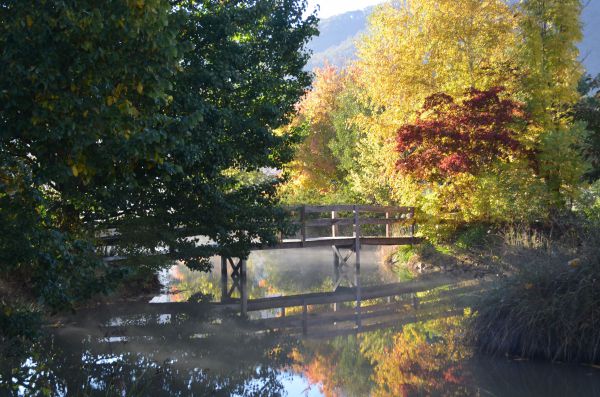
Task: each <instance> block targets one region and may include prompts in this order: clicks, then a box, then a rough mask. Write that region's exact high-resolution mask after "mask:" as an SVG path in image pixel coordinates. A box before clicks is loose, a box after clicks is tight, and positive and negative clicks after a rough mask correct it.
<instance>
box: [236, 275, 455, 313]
mask: <svg viewBox="0 0 600 397" xmlns="http://www.w3.org/2000/svg"><path fill="white" fill-rule="evenodd" d="M448 284H451V281H450V280H449V279H447V278H441V279H438V280H431V281H410V282H404V283H394V284H388V285H383V286H382V285H376V286H371V287H363V288H361V298H362V299H363V300H367V299H375V298H382V297H387V296H397V295H403V294H409V293H414V292H421V291H429V290H431V289H433V288H436V287H440V286H443V285H448ZM355 300H356V289H355V288H344V289H340V290H338V291H337V292H315V293H310V294H302V295H288V296H280V297H273V298H259V299H252V300H249V301H248V310H249V311H258V310H268V309H277V308H282V307H295V306H303V305H325V304H331V303H339V302H353V301H355Z"/></svg>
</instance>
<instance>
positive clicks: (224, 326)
mask: <svg viewBox="0 0 600 397" xmlns="http://www.w3.org/2000/svg"><path fill="white" fill-rule="evenodd" d="M194 320H197V327H192V325H193V324H194V323H195V321H194ZM215 323H219V324H217V325H216V326H215V325H214V324H215ZM211 324H212V325H213V326H212V327H211ZM86 334H89V335H87V336H86ZM142 334H143V335H146V336H138V335H142ZM132 335H134V334H133V333H132ZM110 338H113V340H112V342H110V343H109V340H110ZM296 346H297V342H296V341H295V340H293V339H290V338H282V337H280V335H278V334H277V333H274V332H263V333H259V334H257V333H256V332H254V331H253V330H251V329H245V328H242V327H240V326H239V323H238V319H236V318H226V317H224V316H222V315H220V314H219V316H212V315H207V316H206V317H204V318H197V319H192V321H190V319H188V322H187V323H186V324H182V323H178V324H165V325H164V326H156V327H155V328H148V329H147V330H146V329H138V330H137V333H136V334H135V336H130V337H124V338H123V340H122V341H116V340H114V337H111V336H108V337H106V338H105V337H98V335H97V332H94V329H92V328H85V329H79V328H77V329H73V330H70V332H65V333H64V334H58V335H54V336H48V338H47V340H45V341H44V343H40V344H34V345H31V346H29V349H28V350H25V351H23V352H22V354H21V355H20V356H18V357H17V356H14V357H13V358H12V359H11V360H3V361H2V365H1V366H0V367H1V368H0V385H2V387H4V388H10V389H13V390H12V393H14V394H21V395H52V396H62V395H68V396H72V395H73V396H77V395H86V396H88V395H89V396H96V395H98V396H100V395H102V396H106V395H119V396H121V395H127V396H129V395H132V396H138V395H139V396H142V395H144V396H145V395H152V396H184V395H185V396H187V395H200V396H205V395H206V396H230V395H240V396H279V395H281V394H282V391H283V385H282V383H281V376H280V375H281V372H280V369H281V368H283V367H286V366H288V365H290V363H291V359H290V358H289V355H290V352H291V351H292V349H293V348H295V347H296ZM7 391H8V390H7ZM0 395H2V392H1V391H0Z"/></svg>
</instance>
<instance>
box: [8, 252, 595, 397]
mask: <svg viewBox="0 0 600 397" xmlns="http://www.w3.org/2000/svg"><path fill="white" fill-rule="evenodd" d="M386 253H389V252H385V251H383V250H381V249H376V248H368V249H364V250H363V251H362V252H361V267H360V272H359V273H358V274H355V271H354V267H353V266H349V267H347V268H342V269H341V272H338V273H341V275H340V277H342V280H341V282H340V286H339V288H338V290H337V292H336V293H333V292H332V290H333V288H334V285H335V284H336V281H337V280H338V279H339V277H338V276H337V275H336V272H335V271H334V267H333V259H332V256H333V254H332V251H331V249H326V248H323V249H316V248H315V249H304V250H281V251H261V252H255V253H253V254H252V255H251V257H250V258H249V261H248V272H247V277H246V279H245V280H244V279H243V278H234V279H232V278H231V277H228V278H227V280H226V283H224V282H223V279H222V277H221V267H220V260H219V258H214V265H215V266H214V269H213V272H212V273H210V274H205V273H195V272H191V271H189V270H188V269H187V268H185V267H184V266H182V265H174V266H173V267H172V268H171V269H170V270H169V271H165V272H163V273H161V275H160V277H161V281H162V283H163V290H162V292H161V293H160V294H159V295H157V296H155V297H154V298H153V299H152V300H151V301H150V302H130V303H126V304H123V303H121V304H118V305H107V306H101V307H97V308H94V309H90V310H86V311H80V312H78V313H77V314H76V315H74V316H73V317H72V318H69V320H68V321H66V322H65V323H64V324H62V325H61V326H60V327H56V328H54V329H52V336H51V337H49V338H48V340H46V341H44V342H43V343H40V344H39V345H36V346H35V347H34V349H33V350H32V351H31V354H30V357H29V358H27V359H26V360H23V361H22V362H20V363H19V365H14V363H13V367H15V368H14V369H13V374H12V375H11V376H12V378H11V379H6V378H4V379H0V382H2V384H3V385H4V386H7V385H9V384H11V386H12V387H14V390H13V393H14V394H17V395H26V394H36V393H39V394H46V395H53V396H63V395H64V396H72V395H73V396H77V395H92V396H96V395H97V396H106V395H118V396H279V395H287V396H369V395H373V396H403V395H406V396H429V395H431V396H600V370H599V369H596V368H593V367H586V366H576V365H565V364H549V363H538V362H530V361H518V360H510V359H508V358H490V357H479V356H477V355H475V354H473V352H472V351H471V350H470V349H469V348H468V347H467V346H465V345H464V343H463V337H464V333H465V326H464V325H465V324H464V323H465V318H466V316H468V314H469V310H470V309H469V306H470V303H471V302H473V300H474V299H477V297H478V295H479V294H480V293H481V291H482V289H483V288H485V282H483V281H480V280H470V279H468V278H466V277H465V278H462V279H459V278H457V277H454V278H450V277H449V276H430V277H428V278H425V279H424V280H419V281H415V280H413V281H410V280H406V274H404V273H403V272H402V271H398V270H397V269H394V268H392V267H391V266H390V265H388V264H386V263H385V261H384V258H385V257H386ZM348 262H349V263H350V264H352V263H353V262H352V259H349V261H348ZM230 270H231V269H230ZM336 277H337V279H336ZM242 298H245V299H242ZM244 305H245V308H244V309H243V310H244V311H246V316H241V315H240V312H241V310H242V308H243V306H244ZM7 361H9V360H7ZM2 373H3V374H4V373H5V372H2ZM5 376H6V375H5ZM3 392H4V391H3V389H0V394H1V393H3Z"/></svg>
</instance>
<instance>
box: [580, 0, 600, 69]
mask: <svg viewBox="0 0 600 397" xmlns="http://www.w3.org/2000/svg"><path fill="white" fill-rule="evenodd" d="M582 20H583V33H584V39H583V42H582V43H581V45H580V46H579V49H580V50H581V57H582V59H583V64H584V65H585V67H586V69H587V71H588V73H589V74H591V75H592V76H596V75H597V74H599V73H600V0H589V3H588V4H587V6H586V7H585V8H584V9H583V16H582Z"/></svg>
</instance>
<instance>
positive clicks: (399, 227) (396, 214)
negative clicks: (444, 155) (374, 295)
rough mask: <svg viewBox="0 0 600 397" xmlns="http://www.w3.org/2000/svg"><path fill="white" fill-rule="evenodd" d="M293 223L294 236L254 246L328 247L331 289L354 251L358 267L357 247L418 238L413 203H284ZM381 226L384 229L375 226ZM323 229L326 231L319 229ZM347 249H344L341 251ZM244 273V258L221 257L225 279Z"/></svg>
mask: <svg viewBox="0 0 600 397" xmlns="http://www.w3.org/2000/svg"><path fill="white" fill-rule="evenodd" d="M286 210H287V211H288V212H289V214H290V217H291V219H292V222H293V224H294V225H296V226H297V227H298V228H299V232H298V233H297V234H296V235H295V236H284V235H282V234H280V236H279V241H278V242H277V244H275V245H272V246H265V245H256V246H255V247H254V249H256V250H274V249H275V250H277V249H291V248H309V247H331V248H332V250H333V266H334V270H335V272H336V275H339V276H341V277H336V279H337V281H336V285H335V287H334V290H335V289H337V287H338V286H339V285H340V282H341V281H342V280H344V279H346V280H348V281H349V282H350V284H351V285H353V286H355V285H356V283H355V282H353V281H352V280H351V279H350V278H349V277H348V272H347V269H348V265H349V263H348V261H349V259H350V258H351V257H352V255H354V258H355V268H356V272H357V273H358V272H359V271H360V251H361V247H362V246H364V245H412V244H417V243H420V242H421V238H418V237H415V229H416V221H415V208H414V207H389V206H388V207H385V206H373V205H318V206H309V205H301V206H295V207H287V208H286ZM378 226H384V227H385V231H383V230H381V228H378ZM378 229H379V230H378ZM324 231H326V233H323V232H324ZM343 250H348V252H345V253H344V252H343ZM228 266H230V267H231V271H232V273H231V275H232V278H234V279H237V278H240V277H246V258H233V257H228V256H222V257H221V274H222V276H223V278H224V279H225V280H226V279H227V272H228V270H227V268H228Z"/></svg>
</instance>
